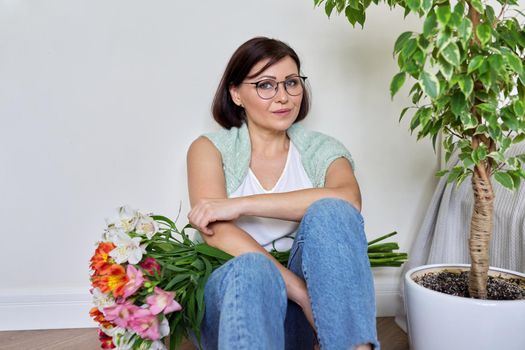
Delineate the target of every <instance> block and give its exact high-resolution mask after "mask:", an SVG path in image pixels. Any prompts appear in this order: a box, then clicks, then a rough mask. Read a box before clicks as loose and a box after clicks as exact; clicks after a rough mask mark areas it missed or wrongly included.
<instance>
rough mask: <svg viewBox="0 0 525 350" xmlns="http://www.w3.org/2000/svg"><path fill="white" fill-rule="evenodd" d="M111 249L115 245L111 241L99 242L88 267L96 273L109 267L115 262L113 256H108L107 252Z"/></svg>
mask: <svg viewBox="0 0 525 350" xmlns="http://www.w3.org/2000/svg"><path fill="white" fill-rule="evenodd" d="M113 249H115V245H114V244H113V243H111V242H107V243H106V242H100V243H99V245H98V247H97V249H96V250H95V254H94V255H93V257H92V258H91V264H90V265H89V267H90V268H91V269H92V270H94V271H96V272H97V273H101V272H102V271H104V270H105V269H107V268H109V267H110V266H111V265H113V264H114V263H115V261H114V260H113V258H111V257H110V256H109V252H111V251H112V250H113Z"/></svg>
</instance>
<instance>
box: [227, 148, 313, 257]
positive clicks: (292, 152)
mask: <svg viewBox="0 0 525 350" xmlns="http://www.w3.org/2000/svg"><path fill="white" fill-rule="evenodd" d="M312 187H313V185H312V182H311V181H310V179H309V178H308V175H307V174H306V171H305V170H304V167H303V164H302V163H301V155H300V154H299V151H298V150H297V149H296V148H295V146H294V145H293V143H292V141H290V146H289V148H288V157H287V158H286V164H285V166H284V170H283V172H282V174H281V176H280V177H279V180H277V183H276V184H275V186H274V187H273V188H272V189H271V190H265V189H264V188H263V187H262V185H261V183H260V182H259V180H258V179H257V177H255V174H254V173H253V171H252V170H251V169H248V174H247V175H246V177H245V178H244V180H243V182H242V183H241V185H240V186H239V188H237V190H235V191H234V192H233V193H232V194H231V195H230V198H236V197H243V196H250V195H254V194H263V193H279V192H290V191H296V190H301V189H305V188H312ZM236 223H237V226H239V227H240V228H242V229H243V230H244V231H246V232H248V234H250V236H252V237H253V238H254V239H255V240H256V241H257V242H259V244H260V245H262V246H263V247H264V248H265V249H266V250H268V251H270V250H272V249H273V248H275V249H277V250H279V251H283V250H288V249H290V248H291V247H292V243H293V238H294V237H295V231H296V230H297V227H298V225H299V224H298V223H297V222H294V221H287V220H281V219H272V218H263V217H259V216H243V217H240V218H239V219H238V220H237V221H236ZM274 241H275V243H274ZM272 243H273V244H272Z"/></svg>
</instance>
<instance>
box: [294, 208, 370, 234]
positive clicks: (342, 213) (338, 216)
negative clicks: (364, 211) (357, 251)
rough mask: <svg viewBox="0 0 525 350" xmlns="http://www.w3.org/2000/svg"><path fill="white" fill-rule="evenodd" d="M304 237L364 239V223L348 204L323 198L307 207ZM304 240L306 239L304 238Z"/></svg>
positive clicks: (356, 211) (357, 212) (355, 210)
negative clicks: (355, 237)
mask: <svg viewBox="0 0 525 350" xmlns="http://www.w3.org/2000/svg"><path fill="white" fill-rule="evenodd" d="M303 221H304V226H305V227H304V230H305V231H306V232H305V235H309V236H312V235H313V236H317V237H318V238H319V239H320V240H322V241H326V240H329V239H330V238H334V239H336V240H338V241H339V239H338V238H337V237H338V236H341V237H342V238H348V237H351V236H358V237H359V236H362V237H360V238H364V229H363V225H364V221H363V216H362V215H361V213H360V212H359V211H358V210H357V209H356V208H355V207H354V206H353V205H352V204H350V203H349V202H347V201H345V200H342V199H338V198H323V199H320V200H318V201H315V202H314V203H313V204H312V205H310V207H308V209H307V211H306V213H305V215H304V218H303ZM305 239H306V237H305Z"/></svg>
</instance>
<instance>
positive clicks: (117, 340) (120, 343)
mask: <svg viewBox="0 0 525 350" xmlns="http://www.w3.org/2000/svg"><path fill="white" fill-rule="evenodd" d="M118 329H119V331H118V332H117V333H116V334H115V335H114V336H113V344H115V346H116V348H115V350H132V349H133V344H134V343H135V341H134V339H133V337H134V336H135V333H132V332H129V331H126V330H124V329H122V328H118Z"/></svg>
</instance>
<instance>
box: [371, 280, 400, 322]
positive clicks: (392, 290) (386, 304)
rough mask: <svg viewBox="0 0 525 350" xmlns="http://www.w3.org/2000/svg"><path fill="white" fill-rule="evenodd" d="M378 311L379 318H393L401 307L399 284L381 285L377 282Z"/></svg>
mask: <svg viewBox="0 0 525 350" xmlns="http://www.w3.org/2000/svg"><path fill="white" fill-rule="evenodd" d="M375 289H376V310H377V317H393V316H395V315H396V313H398V310H399V308H400V307H401V295H400V293H399V289H398V288H397V283H395V284H387V283H382V284H379V283H377V282H376V284H375Z"/></svg>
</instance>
